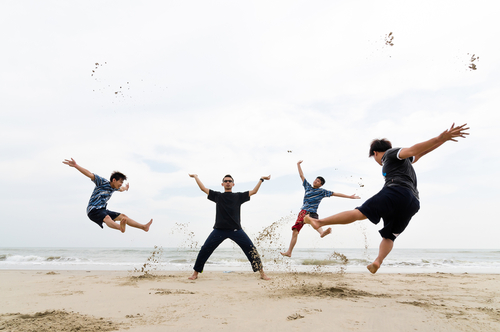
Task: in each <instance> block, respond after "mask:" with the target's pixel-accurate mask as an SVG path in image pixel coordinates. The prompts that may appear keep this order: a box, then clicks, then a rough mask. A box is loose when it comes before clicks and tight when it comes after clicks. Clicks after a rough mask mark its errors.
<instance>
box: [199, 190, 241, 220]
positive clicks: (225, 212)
mask: <svg viewBox="0 0 500 332" xmlns="http://www.w3.org/2000/svg"><path fill="white" fill-rule="evenodd" d="M207 198H208V199H209V200H211V201H212V202H215V204H216V208H215V225H214V228H216V229H241V218H240V208H241V204H243V203H245V202H247V201H249V200H250V194H249V192H248V191H245V192H244V193H232V192H231V193H227V192H223V193H221V192H218V191H213V190H211V189H210V191H209V193H208V197H207Z"/></svg>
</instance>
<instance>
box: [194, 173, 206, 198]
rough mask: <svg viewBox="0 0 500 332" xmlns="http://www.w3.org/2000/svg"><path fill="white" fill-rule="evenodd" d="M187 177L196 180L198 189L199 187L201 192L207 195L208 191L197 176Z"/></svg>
mask: <svg viewBox="0 0 500 332" xmlns="http://www.w3.org/2000/svg"><path fill="white" fill-rule="evenodd" d="M189 176H190V177H192V178H194V179H195V180H196V184H197V185H198V187H200V189H201V191H203V192H204V193H205V194H207V195H208V194H209V192H210V190H208V188H207V187H205V186H204V185H203V183H202V182H201V181H200V179H199V178H198V175H197V174H189Z"/></svg>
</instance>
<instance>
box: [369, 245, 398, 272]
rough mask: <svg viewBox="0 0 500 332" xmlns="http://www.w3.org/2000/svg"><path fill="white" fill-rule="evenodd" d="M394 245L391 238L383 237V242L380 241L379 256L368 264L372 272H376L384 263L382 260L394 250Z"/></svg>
mask: <svg viewBox="0 0 500 332" xmlns="http://www.w3.org/2000/svg"><path fill="white" fill-rule="evenodd" d="M393 246H394V241H392V240H390V239H385V238H384V239H382V242H380V247H379V249H378V256H377V258H376V259H375V260H374V261H373V263H371V264H370V265H368V266H367V267H366V268H367V269H368V270H369V271H370V272H371V273H376V272H377V270H378V269H379V268H380V265H382V262H383V261H384V259H385V258H386V257H387V255H389V253H390V252H391V250H392V247H393Z"/></svg>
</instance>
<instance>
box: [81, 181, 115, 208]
mask: <svg viewBox="0 0 500 332" xmlns="http://www.w3.org/2000/svg"><path fill="white" fill-rule="evenodd" d="M93 182H94V183H95V188H94V191H93V192H92V196H90V200H89V205H88V206H87V214H88V213H89V212H90V211H92V210H94V209H105V208H106V206H107V205H108V200H109V199H110V198H111V195H112V194H113V192H115V191H117V190H119V189H114V188H113V187H111V184H110V183H109V181H108V180H106V179H104V178H101V177H100V176H99V175H97V174H94V181H93Z"/></svg>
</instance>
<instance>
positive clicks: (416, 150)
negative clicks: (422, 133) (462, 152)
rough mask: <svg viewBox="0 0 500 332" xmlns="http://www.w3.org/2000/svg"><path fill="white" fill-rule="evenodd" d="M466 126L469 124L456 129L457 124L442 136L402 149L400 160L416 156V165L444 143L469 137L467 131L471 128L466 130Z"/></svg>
mask: <svg viewBox="0 0 500 332" xmlns="http://www.w3.org/2000/svg"><path fill="white" fill-rule="evenodd" d="M466 125H467V124H463V125H461V126H458V127H455V124H452V125H451V128H450V129H447V130H445V131H443V132H442V133H441V134H439V135H438V136H436V137H434V138H431V139H430V140H428V141H425V142H422V143H418V144H415V145H413V146H412V147H409V148H402V149H401V150H400V151H399V158H400V159H406V158H409V157H413V156H415V160H414V161H413V162H414V163H415V162H417V160H419V159H420V158H422V157H423V156H425V155H426V154H428V153H429V152H431V151H433V150H435V149H437V148H438V147H440V146H441V145H443V143H445V142H447V141H453V142H457V140H456V138H458V137H462V138H465V136H466V135H469V133H467V132H466V130H469V127H467V128H464V127H465V126H466Z"/></svg>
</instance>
